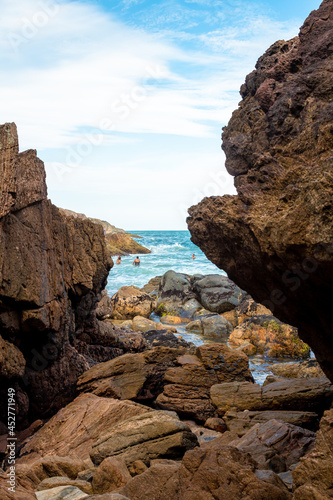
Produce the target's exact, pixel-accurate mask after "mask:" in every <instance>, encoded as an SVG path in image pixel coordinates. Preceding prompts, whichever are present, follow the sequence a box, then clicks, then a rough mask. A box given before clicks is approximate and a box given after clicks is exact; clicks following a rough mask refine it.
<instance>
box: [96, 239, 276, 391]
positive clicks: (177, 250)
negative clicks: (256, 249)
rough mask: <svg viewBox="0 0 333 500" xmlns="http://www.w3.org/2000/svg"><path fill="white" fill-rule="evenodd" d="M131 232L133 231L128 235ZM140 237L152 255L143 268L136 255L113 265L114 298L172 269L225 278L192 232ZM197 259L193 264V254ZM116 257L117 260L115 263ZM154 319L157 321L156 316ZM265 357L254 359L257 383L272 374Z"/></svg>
mask: <svg viewBox="0 0 333 500" xmlns="http://www.w3.org/2000/svg"><path fill="white" fill-rule="evenodd" d="M129 232H131V231H129ZM133 234H137V235H138V236H141V237H142V239H141V238H140V239H138V240H137V241H138V242H139V243H141V244H142V245H144V246H145V247H147V248H149V250H151V252H152V253H151V254H148V255H139V257H140V260H141V265H140V266H139V267H135V266H133V260H134V258H135V257H136V255H129V256H128V257H122V259H121V261H122V263H121V264H120V265H117V264H114V266H113V268H112V269H111V271H110V274H109V279H108V284H107V287H106V288H107V291H108V294H109V295H110V296H112V295H114V294H115V293H116V292H117V291H118V290H119V288H121V287H122V286H125V285H126V286H129V285H135V286H138V287H139V288H141V287H143V286H144V285H145V284H146V283H148V281H149V280H150V279H151V278H154V277H155V276H162V275H163V274H164V273H166V272H167V271H169V270H170V269H173V270H174V271H176V272H180V273H186V274H189V275H192V274H224V275H225V274H226V273H225V272H224V271H222V270H221V269H219V268H218V267H216V266H215V265H214V264H213V263H212V262H210V261H209V260H208V259H207V257H206V256H205V254H204V253H203V252H202V251H201V250H200V249H199V248H198V247H197V246H195V245H194V244H193V243H192V242H191V240H190V233H189V231H133ZM193 253H194V254H195V256H196V259H195V260H192V258H191V257H192V254H193ZM115 261H116V257H115V258H114V262H115ZM151 319H154V320H155V321H158V320H159V318H158V317H157V316H154V315H153V316H152V318H151ZM177 330H178V335H179V336H181V337H183V338H184V339H185V340H187V341H189V342H193V343H194V344H195V345H201V344H204V343H207V342H212V340H211V339H205V337H203V336H202V335H200V334H196V333H189V332H186V330H185V328H184V327H183V326H180V327H178V328H177ZM267 361H268V360H267V359H265V358H264V357H263V356H251V359H250V369H251V371H252V374H253V376H254V378H255V381H256V382H257V383H260V384H262V383H263V382H264V380H265V378H266V376H267V375H268V374H269V373H271V372H270V369H269V368H270V365H271V364H272V363H274V362H275V361H273V360H270V361H269V362H267Z"/></svg>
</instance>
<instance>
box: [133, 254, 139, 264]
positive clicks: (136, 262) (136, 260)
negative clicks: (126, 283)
mask: <svg viewBox="0 0 333 500" xmlns="http://www.w3.org/2000/svg"><path fill="white" fill-rule="evenodd" d="M139 265H140V259H139V257H138V256H137V257H136V258H135V259H134V260H133V266H139Z"/></svg>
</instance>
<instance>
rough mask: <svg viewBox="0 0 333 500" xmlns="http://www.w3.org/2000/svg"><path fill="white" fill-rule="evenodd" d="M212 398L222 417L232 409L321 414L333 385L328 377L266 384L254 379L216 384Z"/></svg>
mask: <svg viewBox="0 0 333 500" xmlns="http://www.w3.org/2000/svg"><path fill="white" fill-rule="evenodd" d="M210 397H211V400H212V402H213V404H214V405H215V406H216V407H217V408H218V413H219V414H220V415H222V416H223V415H224V413H226V412H227V411H228V410H231V409H233V410H237V411H243V410H255V411H262V410H297V411H313V412H316V413H320V412H322V411H323V410H325V409H326V408H328V407H329V406H330V404H331V402H332V399H333V386H332V385H331V384H330V382H329V381H328V380H327V378H313V379H291V380H290V379H282V380H281V381H277V382H273V383H271V384H268V385H264V386H260V385H259V384H252V383H251V382H225V383H222V384H216V385H213V386H212V387H211V389H210Z"/></svg>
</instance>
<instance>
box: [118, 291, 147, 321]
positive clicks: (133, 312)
mask: <svg viewBox="0 0 333 500" xmlns="http://www.w3.org/2000/svg"><path fill="white" fill-rule="evenodd" d="M154 304H155V301H154V299H153V298H152V297H151V296H150V295H148V294H147V293H145V292H142V291H141V290H140V288H137V287H136V286H122V287H121V288H120V289H119V290H118V292H117V293H115V294H114V295H113V297H112V298H111V309H112V312H111V317H112V318H114V319H133V318H134V317H135V316H143V317H144V318H149V316H150V315H151V313H152V312H153V310H154Z"/></svg>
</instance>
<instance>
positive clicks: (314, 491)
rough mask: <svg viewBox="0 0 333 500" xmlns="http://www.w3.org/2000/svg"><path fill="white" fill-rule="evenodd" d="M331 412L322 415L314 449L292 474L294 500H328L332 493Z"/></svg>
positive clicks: (332, 412) (332, 441) (332, 436)
mask: <svg viewBox="0 0 333 500" xmlns="http://www.w3.org/2000/svg"><path fill="white" fill-rule="evenodd" d="M332 450H333V410H328V411H326V412H325V413H324V416H323V417H322V419H321V421H320V428H319V431H318V432H317V434H316V442H315V447H314V449H313V450H312V451H311V452H310V453H309V454H308V455H305V457H303V458H301V461H300V464H299V466H298V467H297V468H296V469H295V470H294V472H293V480H294V489H295V492H294V499H295V500H310V499H315V500H328V499H330V498H332V491H333V474H332V471H333V453H332Z"/></svg>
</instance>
